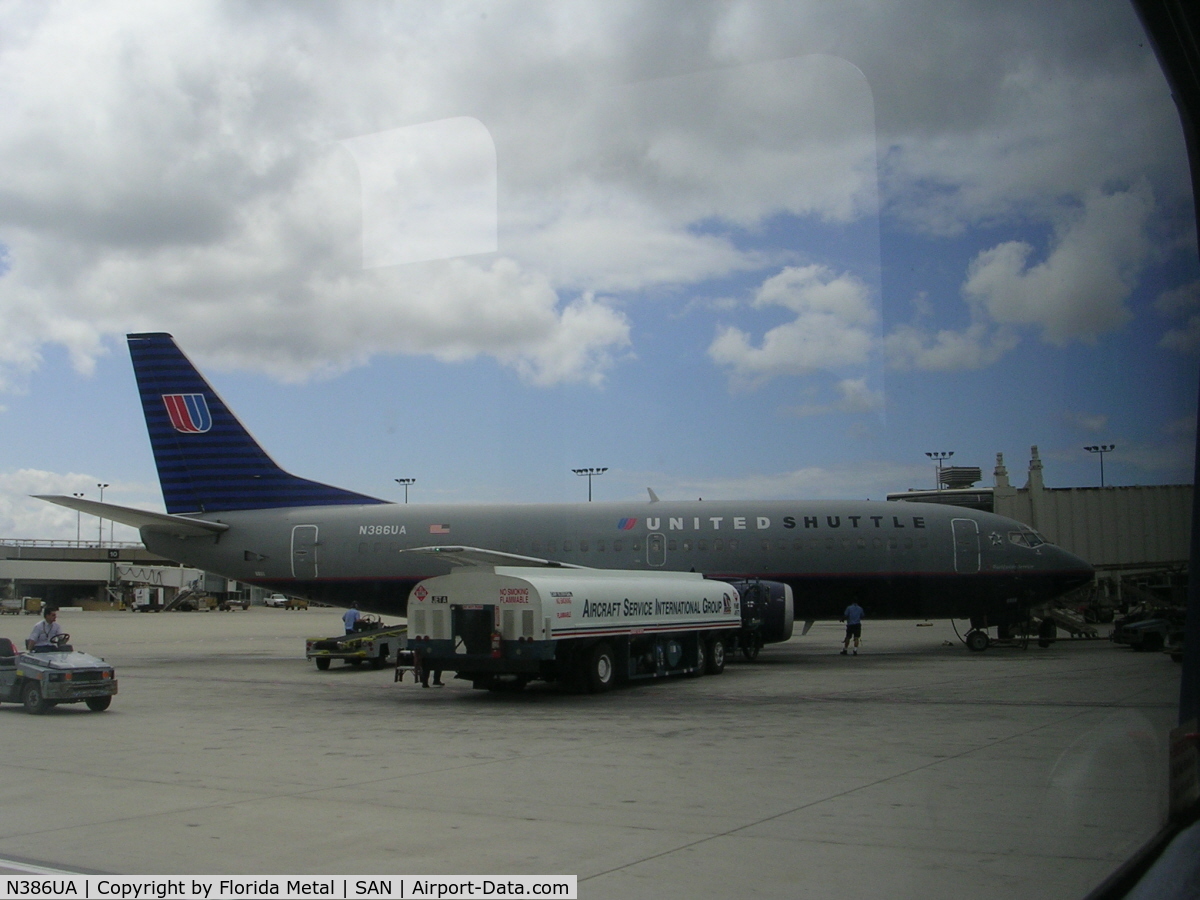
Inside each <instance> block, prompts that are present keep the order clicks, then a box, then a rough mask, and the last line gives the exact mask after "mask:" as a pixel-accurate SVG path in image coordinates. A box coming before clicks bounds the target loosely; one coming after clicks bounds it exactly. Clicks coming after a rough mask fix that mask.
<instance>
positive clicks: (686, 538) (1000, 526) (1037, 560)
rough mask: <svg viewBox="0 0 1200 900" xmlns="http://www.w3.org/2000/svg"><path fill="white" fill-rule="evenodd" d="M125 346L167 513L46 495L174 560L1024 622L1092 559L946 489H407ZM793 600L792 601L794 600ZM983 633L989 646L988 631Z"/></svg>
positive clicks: (296, 582)
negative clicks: (626, 586) (818, 492)
mask: <svg viewBox="0 0 1200 900" xmlns="http://www.w3.org/2000/svg"><path fill="white" fill-rule="evenodd" d="M129 348H130V353H131V355H132V358H133V367H134V372H135V374H136V377H137V383H138V388H139V391H140V393H141V400H142V408H143V411H144V413H145V417H146V426H147V428H148V430H149V434H150V443H151V446H152V448H153V451H154V459H155V463H156V465H157V467H158V476H159V481H160V483H161V485H162V492H163V500H164V502H165V504H166V509H167V513H166V514H165V515H164V514H162V513H150V512H145V511H143V510H138V509H131V508H128V507H122V506H116V505H113V504H107V503H96V502H93V501H88V500H80V499H76V498H74V497H62V496H52V497H51V496H47V497H43V498H42V499H45V500H49V501H51V502H53V503H57V504H60V505H62V506H67V507H70V508H71V509H77V510H81V511H83V512H86V513H90V514H94V515H98V516H102V517H104V518H107V519H113V520H115V521H118V522H122V523H124V524H127V525H131V526H133V527H136V528H138V529H139V530H140V532H141V537H142V540H143V542H144V543H145V545H146V547H147V548H148V549H150V550H151V551H153V552H155V553H158V554H161V555H162V556H164V557H167V558H168V559H173V560H176V561H178V562H180V563H183V564H185V565H188V566H194V567H196V568H200V569H204V570H207V571H211V572H216V573H219V574H221V575H224V576H226V577H229V578H232V579H236V580H237V581H241V582H246V583H248V584H253V585H259V586H261V587H263V588H266V589H269V590H272V591H280V592H283V593H287V594H292V595H295V596H299V597H307V598H309V599H312V600H317V601H322V602H326V603H331V604H334V605H337V606H349V605H350V604H351V602H354V601H357V603H358V605H359V607H360V608H362V609H366V610H372V611H375V612H379V613H386V614H395V615H403V614H404V613H405V611H406V608H407V601H408V594H409V591H410V590H411V589H412V588H413V586H414V585H416V584H417V582H419V581H421V580H422V579H425V578H428V577H431V576H435V575H443V574H446V573H448V572H449V571H450V569H451V563H450V562H449V561H447V560H449V559H450V558H451V556H452V554H450V553H447V554H445V555H444V556H442V557H439V556H438V555H437V554H431V553H408V552H401V551H407V550H412V549H416V548H425V547H435V546H440V547H450V546H457V547H466V548H472V552H473V553H475V555H476V556H478V554H479V553H480V552H483V553H490V554H493V555H494V556H495V558H496V561H497V563H498V564H502V563H504V562H506V561H507V562H510V563H518V564H534V563H540V564H546V565H576V566H587V567H592V568H602V569H623V570H630V571H634V572H638V571H654V570H662V571H678V572H700V573H703V574H704V575H706V576H709V577H712V578H717V579H720V580H722V581H742V580H761V581H764V582H771V583H773V587H774V588H775V590H773V596H775V597H776V598H777V599H778V598H786V597H788V596H790V597H791V605H792V607H793V608H792V609H785V610H784V611H783V613H782V614H781V615H777V616H775V617H774V619H773V622H774V624H773V625H772V627H771V628H770V629H769V630H770V634H769V635H768V641H770V640H772V639H774V640H785V639H786V638H787V637H789V636H790V634H791V625H792V620H793V615H794V617H795V618H796V619H800V620H809V621H811V620H815V619H822V618H837V617H838V616H840V614H841V612H842V610H843V609H845V607H846V606H847V605H848V603H849V602H850V601H851V599H855V600H857V601H858V602H859V603H860V604H861V605H862V606H863V607H865V608H866V610H867V611H868V615H869V616H871V617H873V618H889V617H890V618H969V619H971V621H972V625H973V627H974V630H975V632H977V633H981V634H982V635H983V638H982V639H981V640H980V639H977V640H976V644H975V647H974V648H975V649H982V647H986V646H987V637H986V628H987V627H989V626H1000V627H1002V628H1003V627H1007V626H1008V625H1011V624H1013V623H1015V622H1018V621H1024V619H1025V618H1026V616H1027V611H1028V609H1029V607H1030V606H1031V605H1032V604H1036V603H1039V602H1043V601H1045V600H1048V599H1051V598H1053V597H1056V596H1058V595H1060V594H1062V593H1064V592H1066V591H1068V590H1070V589H1071V588H1074V587H1076V586H1079V585H1081V584H1084V583H1086V582H1087V581H1089V580H1090V579H1091V578H1092V569H1091V567H1090V566H1089V565H1088V564H1087V563H1086V562H1084V561H1083V560H1082V559H1080V558H1078V557H1076V556H1074V555H1072V554H1070V553H1068V552H1066V551H1064V550H1062V549H1061V548H1059V547H1056V546H1054V545H1052V544H1049V543H1047V542H1046V541H1045V540H1043V539H1042V538H1041V536H1040V535H1038V534H1037V533H1036V532H1035V531H1033V530H1032V529H1031V528H1029V527H1028V526H1026V525H1023V524H1021V523H1020V522H1016V521H1014V520H1012V519H1006V518H1004V517H1002V516H997V515H993V514H991V513H986V512H980V511H977V510H971V509H962V508H958V507H953V506H944V505H940V504H921V503H907V502H880V501H876V502H872V501H850V500H845V501H836V500H828V501H826V500H823V501H804V500H787V501H756V500H745V501H740V500H739V501H718V502H711V501H703V502H701V501H694V502H679V501H665V500H664V501H658V500H657V498H655V497H654V496H653V494H651V495H650V499H649V500H648V501H640V502H635V501H626V502H617V503H577V504H528V505H514V504H503V505H501V504H496V505H435V504H430V505H426V504H412V505H409V504H397V503H390V502H387V501H384V500H379V499H377V498H374V497H369V496H366V495H363V494H358V493H354V492H352V491H348V490H343V489H341V488H337V487H332V486H330V485H326V484H321V483H319V482H315V481H309V480H307V479H304V478H300V477H297V476H295V475H292V474H290V473H288V472H285V471H284V470H283V469H281V468H280V467H279V466H278V465H276V463H275V462H274V461H273V460H272V459H271V458H270V457H269V456H268V455H267V454H266V453H265V452H264V451H263V449H262V448H261V447H260V446H259V445H258V443H257V442H256V441H255V440H254V438H252V437H251V436H250V434H249V432H247V431H246V429H245V428H244V427H243V426H242V424H241V422H239V421H238V419H237V418H236V417H235V416H234V415H233V413H232V412H231V411H230V410H229V408H228V407H227V406H226V405H225V403H224V402H223V401H222V400H221V398H220V397H219V396H218V395H217V393H216V392H215V391H214V390H213V389H212V387H210V386H209V384H208V382H207V381H205V379H204V378H203V377H202V376H201V375H200V373H199V372H198V371H197V370H196V368H195V367H194V366H193V365H192V363H191V361H190V360H188V358H187V357H186V356H185V355H184V354H183V352H182V351H181V350H180V349H179V348H178V347H177V346H176V344H175V341H174V339H173V338H172V337H171V336H170V335H168V334H131V335H129ZM785 605H786V601H785ZM980 645H981V646H980Z"/></svg>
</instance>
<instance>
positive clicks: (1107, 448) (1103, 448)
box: [1083, 444, 1117, 487]
mask: <svg viewBox="0 0 1200 900" xmlns="http://www.w3.org/2000/svg"><path fill="white" fill-rule="evenodd" d="M1083 449H1084V450H1086V451H1087V452H1088V453H1098V454H1100V487H1104V454H1105V453H1110V452H1112V451H1113V450H1116V449H1117V445H1116V444H1093V445H1092V446H1091V447H1084V448H1083Z"/></svg>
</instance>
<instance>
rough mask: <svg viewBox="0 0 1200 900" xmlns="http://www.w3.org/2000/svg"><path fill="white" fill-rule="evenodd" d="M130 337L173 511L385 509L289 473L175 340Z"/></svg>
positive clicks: (161, 479)
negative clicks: (367, 506)
mask: <svg viewBox="0 0 1200 900" xmlns="http://www.w3.org/2000/svg"><path fill="white" fill-rule="evenodd" d="M126 337H127V338H128V340H129V355H130V357H132V359H133V372H134V375H135V376H136V377H137V383H138V391H139V393H140V394H141V397H142V412H143V413H144V414H145V416H146V430H147V431H149V433H150V446H151V448H152V449H153V450H154V462H155V464H156V465H157V466H158V480H159V483H160V484H161V486H162V492H163V500H164V502H165V503H166V505H167V512H169V513H172V514H182V513H200V512H210V513H211V512H222V511H225V510H234V509H275V508H279V507H288V506H341V505H347V504H357V503H384V502H386V501H384V500H379V499H378V498H375V497H368V496H366V495H365V494H357V493H355V492H353V491H347V490H343V489H342V488H337V487H332V486H330V485H327V484H320V483H319V482H316V481H309V480H307V479H305V478H298V477H297V476H295V475H292V474H291V473H289V472H285V471H284V470H283V469H281V468H280V467H279V466H278V465H277V464H276V463H275V461H274V460H273V459H271V457H269V456H267V454H266V452H265V451H264V450H263V449H262V447H260V446H259V445H258V442H257V441H255V440H254V438H252V437H251V436H250V433H249V432H248V431H246V429H245V427H244V426H243V425H242V423H241V422H239V421H238V420H237V417H236V416H235V415H234V414H233V413H232V412H230V411H229V408H228V407H227V406H226V405H225V403H224V401H222V400H221V398H220V397H219V396H217V393H216V391H214V390H213V389H212V388H211V387H210V386H209V384H208V382H207V381H205V380H204V377H203V376H202V375H201V374H200V373H199V372H198V371H197V370H196V367H195V366H193V365H192V362H191V360H189V359H188V358H187V357H186V356H185V355H184V354H183V351H182V350H180V349H179V347H177V346H176V344H175V339H174V338H172V337H171V335H169V334H130V335H127V336H126Z"/></svg>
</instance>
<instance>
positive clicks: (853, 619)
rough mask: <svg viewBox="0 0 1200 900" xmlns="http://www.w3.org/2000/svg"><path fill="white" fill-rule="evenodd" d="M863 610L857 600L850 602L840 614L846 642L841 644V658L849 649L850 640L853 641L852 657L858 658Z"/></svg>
mask: <svg viewBox="0 0 1200 900" xmlns="http://www.w3.org/2000/svg"><path fill="white" fill-rule="evenodd" d="M862 618H863V608H862V607H861V606H859V605H858V601H857V600H851V601H850V605H849V606H847V607H846V611H845V612H844V613H842V621H844V622H845V623H846V640H845V641H843V642H842V656H845V655H846V651H847V650H849V649H850V639H851V638H853V639H854V655H855V656H858V643H859V640H860V639H861V638H862Z"/></svg>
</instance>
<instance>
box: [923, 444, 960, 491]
mask: <svg viewBox="0 0 1200 900" xmlns="http://www.w3.org/2000/svg"><path fill="white" fill-rule="evenodd" d="M925 455H926V456H928V457H929V458H930V459H932V460H933V461H934V462H935V463H937V487H936V490H938V491H940V490H941V489H942V462H943V461H945V460H947V459H949V458H950V457H952V456H953V455H954V451H953V450H934V451H933V452H928V453H926V454H925Z"/></svg>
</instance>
